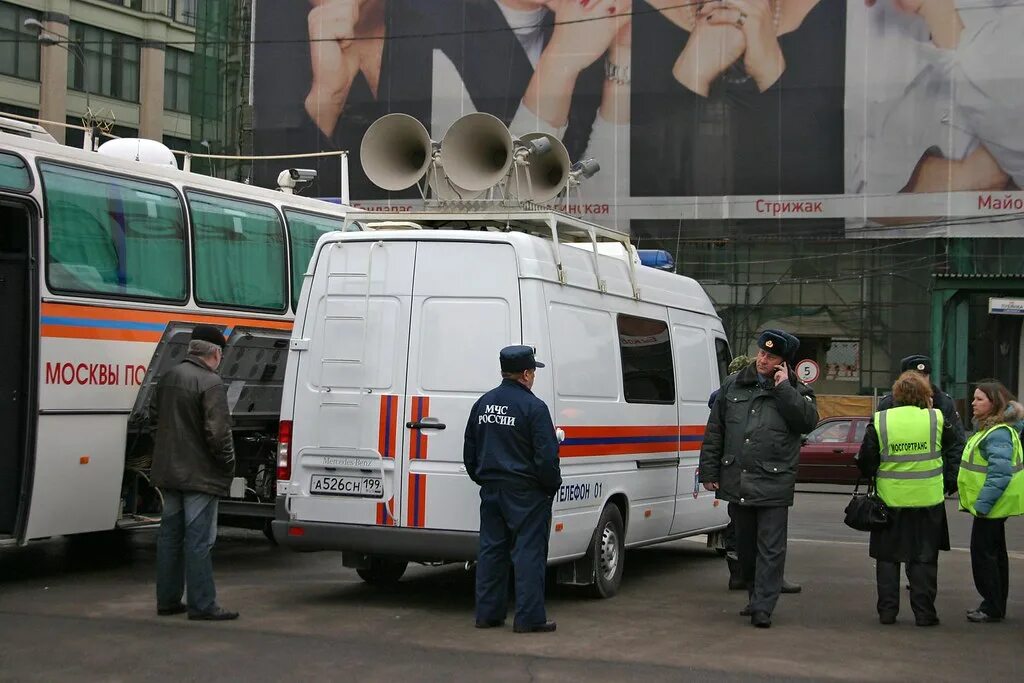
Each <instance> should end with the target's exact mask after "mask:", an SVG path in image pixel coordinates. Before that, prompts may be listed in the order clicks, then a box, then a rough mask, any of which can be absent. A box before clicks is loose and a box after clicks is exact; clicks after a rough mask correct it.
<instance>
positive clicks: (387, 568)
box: [356, 557, 409, 586]
mask: <svg viewBox="0 0 1024 683" xmlns="http://www.w3.org/2000/svg"><path fill="white" fill-rule="evenodd" d="M408 566H409V563H408V562H404V561H402V560H389V559H387V558H384V557H371V558H370V566H369V567H361V568H359V569H357V570H356V574H359V578H361V579H362V580H363V581H365V582H366V583H368V584H370V585H371V586H393V585H394V584H396V583H398V581H399V580H400V579H401V578H402V575H403V574H405V568H406V567H408Z"/></svg>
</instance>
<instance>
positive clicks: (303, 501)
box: [289, 240, 416, 525]
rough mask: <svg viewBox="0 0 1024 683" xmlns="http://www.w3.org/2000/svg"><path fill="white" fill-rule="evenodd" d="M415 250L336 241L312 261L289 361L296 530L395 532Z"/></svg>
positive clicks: (409, 244) (406, 245) (407, 244)
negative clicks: (292, 369)
mask: <svg viewBox="0 0 1024 683" xmlns="http://www.w3.org/2000/svg"><path fill="white" fill-rule="evenodd" d="M415 267H416V242H414V241H391V240H376V241H342V242H335V243H330V244H327V245H325V246H324V248H323V249H322V251H321V252H320V255H319V257H318V262H317V264H316V267H315V271H314V276H313V282H312V284H311V287H310V298H309V302H308V305H307V310H306V315H305V321H304V326H303V329H302V333H301V334H302V339H303V340H308V341H300V343H301V344H308V348H307V349H306V350H305V351H304V352H301V353H298V354H296V356H297V368H296V375H295V376H296V378H297V380H296V383H295V402H294V412H293V426H292V429H293V431H292V474H291V481H292V485H293V486H294V487H296V488H298V489H299V491H301V493H300V495H293V496H292V497H291V498H290V500H289V505H290V508H291V511H292V513H294V515H295V517H296V518H297V519H300V520H305V521H311V522H315V521H319V522H336V523H347V524H371V525H372V524H377V525H382V524H383V525H390V524H395V523H396V516H397V515H396V505H397V502H398V500H399V496H400V493H401V477H400V463H399V464H397V465H396V456H397V455H398V454H400V453H402V452H404V444H403V439H404V438H405V434H406V430H405V429H399V425H404V424H405V416H404V411H405V406H406V401H405V400H404V397H405V395H406V393H407V392H406V387H405V378H406V361H407V358H408V355H409V348H408V340H409V321H410V315H411V310H412V289H413V273H414V270H415Z"/></svg>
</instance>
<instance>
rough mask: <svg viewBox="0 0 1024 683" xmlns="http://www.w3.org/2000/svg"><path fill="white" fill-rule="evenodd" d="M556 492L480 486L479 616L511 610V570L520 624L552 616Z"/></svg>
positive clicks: (498, 616) (481, 619) (501, 615)
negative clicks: (549, 575) (548, 606)
mask: <svg viewBox="0 0 1024 683" xmlns="http://www.w3.org/2000/svg"><path fill="white" fill-rule="evenodd" d="M551 502H552V501H551V496H549V495H547V494H545V493H544V492H543V491H540V490H537V489H510V488H504V487H498V486H492V485H488V484H485V485H483V486H482V487H481V488H480V550H479V553H478V554H477V568H476V620H477V622H488V621H500V620H503V619H505V616H506V614H507V612H508V604H507V603H508V572H509V568H510V566H513V567H514V568H515V569H514V575H515V595H516V616H515V625H516V626H519V627H523V628H528V627H530V626H536V625H538V624H543V623H545V622H546V621H547V613H546V612H545V610H544V578H545V572H546V570H547V561H548V539H549V537H550V534H551Z"/></svg>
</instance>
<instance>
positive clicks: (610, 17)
mask: <svg viewBox="0 0 1024 683" xmlns="http://www.w3.org/2000/svg"><path fill="white" fill-rule="evenodd" d="M710 1H711V0H693V1H692V2H683V3H679V4H676V5H669V6H665V7H660V8H655V7H650V8H649V9H644V10H635V9H634V10H631V11H629V12H621V13H620V12H617V13H615V14H605V15H601V16H595V17H585V18H583V19H570V20H567V21H552V22H540V23H538V24H537V25H535V26H534V27H533V28H539V27H541V26H571V25H574V24H586V23H590V22H595V21H614V20H618V19H622V18H626V17H628V18H632V17H636V16H643V15H646V14H661V13H664V12H666V11H668V10H674V9H686V8H689V7H700V6H701V5H704V4H706V3H708V2H710ZM821 1H822V2H835V1H836V0H821ZM1011 7H1024V0H1017V1H1015V2H994V3H990V4H987V5H972V6H969V7H961V8H959V9H958V11H960V12H965V11H975V10H983V9H1005V8H1011ZM514 30H518V29H513V28H512V27H510V26H495V27H490V28H479V29H461V30H452V31H433V32H426V33H400V34H396V35H388V34H382V35H375V36H353V37H351V38H345V40H346V42H360V41H389V40H413V39H423V38H445V37H453V36H466V35H487V34H492V33H511V32H513V31H514ZM17 42H26V41H24V40H21V39H20V38H3V39H0V44H3V43H17ZM62 42H74V43H76V44H78V45H90V44H102V43H103V42H104V41H103V40H102V39H100V40H76V41H71V40H65V41H53V44H59V43H62ZM317 42H338V39H336V38H280V39H262V40H251V39H244V40H168V41H163V43H164V45H172V46H177V45H186V46H187V45H192V46H196V47H199V46H210V45H213V46H216V45H226V46H232V47H239V46H246V45H293V44H308V43H317Z"/></svg>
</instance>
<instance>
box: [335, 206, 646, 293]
mask: <svg viewBox="0 0 1024 683" xmlns="http://www.w3.org/2000/svg"><path fill="white" fill-rule="evenodd" d="M481 204H482V205H481ZM471 205H472V206H471ZM395 219H400V220H401V222H402V223H403V224H405V225H404V226H403V228H406V229H407V228H408V224H411V223H412V224H416V225H419V226H420V227H421V228H422V229H424V230H497V231H500V232H523V233H526V234H529V235H534V236H536V237H543V238H547V239H550V240H551V243H552V247H553V250H554V257H555V267H556V268H557V270H558V281H559V282H561V283H562V284H565V282H566V276H565V270H564V268H563V267H562V256H561V253H560V252H559V248H558V245H559V244H560V243H562V242H566V243H587V244H590V245H592V253H593V262H594V273H595V275H596V276H597V288H598V289H599V290H600V291H601V292H605V291H607V288H606V284H605V281H604V279H603V278H602V277H601V270H600V264H599V263H598V253H599V252H598V248H597V244H598V242H617V243H619V244H621V245H622V247H623V251H624V252H625V257H626V263H627V264H628V266H629V280H630V284H631V285H632V289H633V297H634V298H635V299H639V298H640V288H639V285H638V283H637V277H636V263H635V262H634V258H633V256H634V252H635V249H634V248H633V246H632V245H631V244H630V241H629V233H627V232H620V231H619V230H615V229H612V228H608V227H605V226H603V225H598V224H596V223H591V222H590V221H587V220H584V219H582V218H577V217H576V216H571V215H569V214H567V213H562V212H561V211H556V210H554V209H548V208H539V207H538V208H521V207H502V206H500V205H498V204H497V203H496V202H495V203H490V202H486V203H481V202H466V203H465V204H464V205H463V204H458V205H454V206H447V205H446V206H440V207H437V208H430V209H424V210H422V211H402V212H395V213H394V214H393V215H392V214H390V213H389V212H387V211H353V212H349V213H348V214H347V216H346V218H345V220H346V224H347V223H348V222H349V221H358V222H359V223H360V224H361V225H363V226H364V227H365V228H367V229H370V230H388V229H392V227H391V226H393V224H394V223H393V222H394V221H395Z"/></svg>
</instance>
